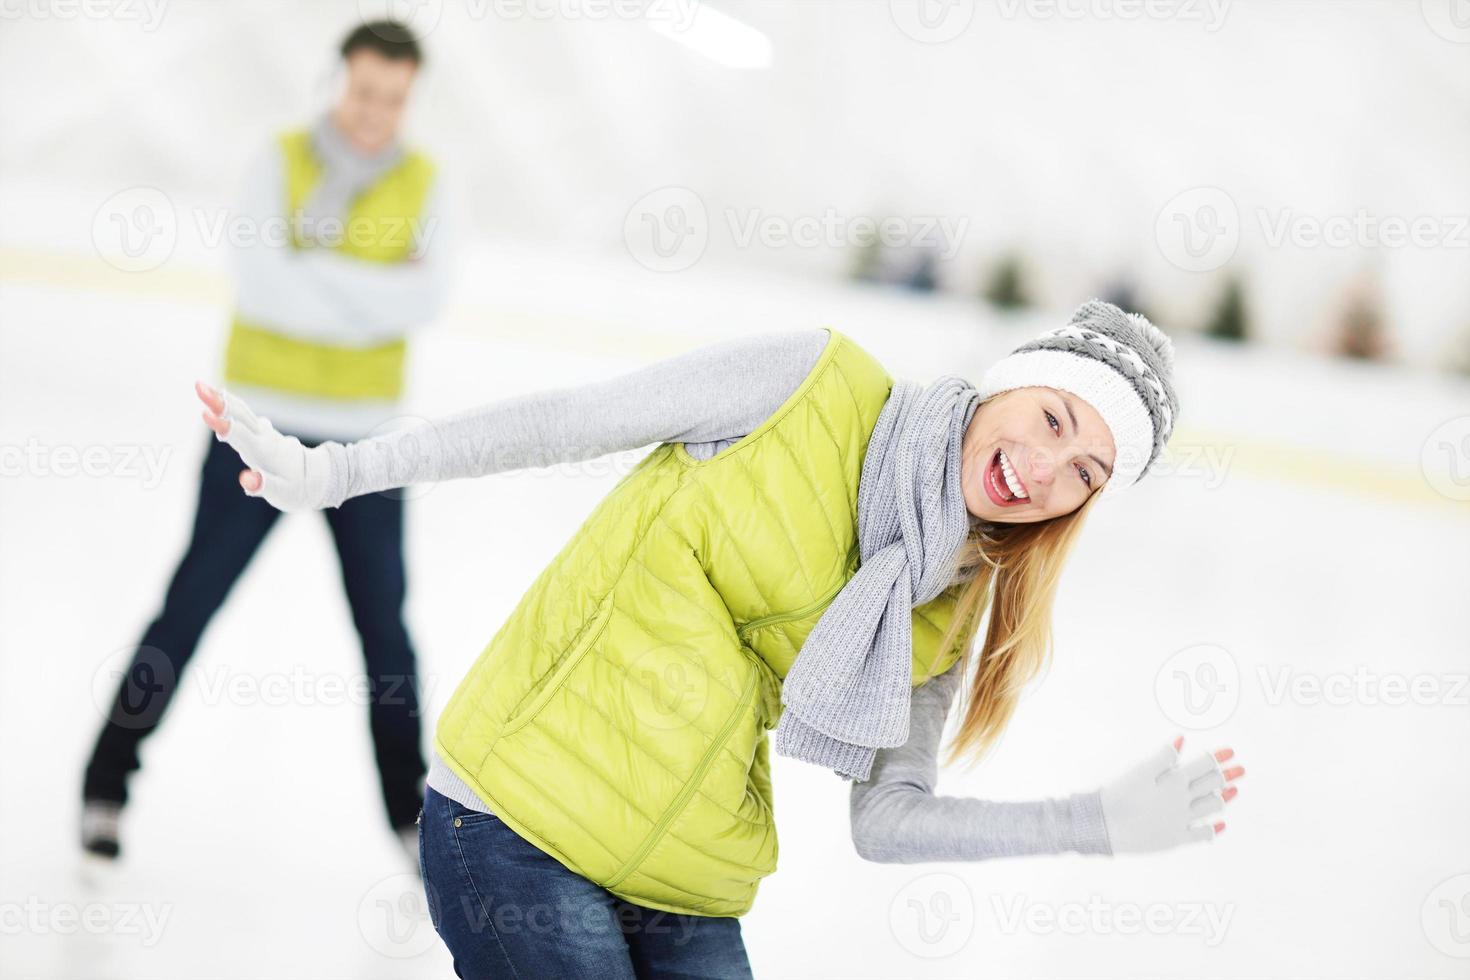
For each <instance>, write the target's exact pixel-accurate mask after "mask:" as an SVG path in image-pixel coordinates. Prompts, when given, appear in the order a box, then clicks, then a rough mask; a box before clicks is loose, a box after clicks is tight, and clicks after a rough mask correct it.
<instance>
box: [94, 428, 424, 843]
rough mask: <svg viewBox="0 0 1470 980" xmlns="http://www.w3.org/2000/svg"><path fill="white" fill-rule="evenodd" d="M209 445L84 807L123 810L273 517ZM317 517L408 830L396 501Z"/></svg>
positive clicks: (396, 810)
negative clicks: (143, 758) (189, 529)
mask: <svg viewBox="0 0 1470 980" xmlns="http://www.w3.org/2000/svg"><path fill="white" fill-rule="evenodd" d="M208 439H209V452H208V454H207V455H206V457H205V460H204V468H203V474H202V478H201V479H200V482H199V502H198V506H197V509H196V511H195V515H194V534H193V537H192V538H191V540H190V541H189V547H188V550H187V551H185V553H184V557H183V559H182V560H181V561H180V562H179V565H178V568H176V569H175V570H174V574H173V579H172V581H170V583H169V586H168V594H167V596H166V597H165V598H164V602H163V609H162V611H160V612H159V613H158V616H157V618H155V619H154V620H153V622H152V623H150V624H149V626H148V628H147V630H146V631H145V632H144V634H143V639H142V640H141V642H140V643H139V645H138V648H137V650H136V652H135V653H134V655H133V659H132V662H131V664H130V665H129V667H128V669H127V672H126V673H125V674H124V675H123V676H122V678H121V679H120V681H119V684H118V690H117V694H116V695H115V696H114V698H113V701H112V707H111V709H110V711H109V714H108V718H107V719H106V722H105V724H104V725H103V726H102V731H101V733H100V734H99V735H98V737H97V745H96V747H95V748H94V749H93V751H92V757H91V760H90V761H89V762H88V764H87V773H86V779H85V782H84V784H83V789H82V794H83V796H84V797H85V798H87V799H103V800H115V801H117V802H119V803H125V802H127V798H128V794H127V786H126V783H127V778H128V776H129V774H130V773H132V772H133V771H135V770H136V769H138V768H139V765H140V763H139V759H138V747H139V744H140V743H141V742H142V741H143V740H144V739H146V738H147V737H148V736H149V735H151V734H152V733H153V731H154V730H155V729H156V728H157V727H158V724H159V722H160V721H161V719H162V717H163V715H164V713H165V711H166V710H167V708H168V705H169V702H170V700H171V699H172V698H173V695H174V691H175V690H176V689H177V688H178V685H179V681H180V679H181V678H182V677H183V674H184V668H185V667H186V665H187V664H188V662H189V658H190V657H192V656H193V655H194V650H195V648H196V647H197V646H198V645H199V638H200V636H201V635H202V634H203V633H204V629H205V627H206V626H207V625H208V624H209V621H210V619H211V618H212V617H213V616H214V613H215V611H216V610H217V609H219V607H220V605H221V604H222V603H223V602H224V600H225V596H226V595H228V594H229V591H230V588H231V587H232V586H233V585H234V584H235V580H236V579H237V578H239V577H240V573H241V572H242V571H244V569H245V566H246V565H247V564H248V563H249V562H250V558H251V556H252V555H254V554H255V550H256V548H258V547H259V546H260V543H261V541H262V540H263V539H264V538H265V535H266V532H268V531H269V530H270V529H271V527H272V525H274V524H275V522H276V518H277V517H279V516H280V513H281V512H280V511H278V510H276V509H275V508H274V507H272V506H271V505H270V504H268V503H266V502H265V501H264V500H262V499H261V498H259V497H249V496H246V495H245V491H244V490H242V489H241V488H240V483H239V474H240V471H241V470H243V469H245V468H246V467H245V464H244V463H242V462H241V461H240V457H239V455H238V454H237V453H236V452H235V450H233V449H231V448H230V447H229V445H228V444H226V443H223V442H220V441H219V440H217V439H215V437H214V433H212V432H211V433H209V435H208ZM301 441H302V442H303V443H305V444H306V445H308V446H313V445H316V443H317V441H314V440H308V439H305V438H303V439H302V440H301ZM324 513H325V514H326V518H327V524H328V525H329V526H330V527H331V530H332V538H333V540H334V541H335V542H336V545H337V557H338V560H339V562H340V564H341V567H342V584H343V585H344V586H345V587H346V590H347V600H348V603H349V604H350V605H351V607H352V619H353V622H354V623H355V624H356V626H357V633H358V636H359V637H360V638H361V640H362V651H363V658H364V660H365V661H366V667H367V678H368V683H367V692H368V695H369V698H370V706H369V709H368V722H369V727H370V728H371V731H372V737H373V745H374V748H375V749H376V755H377V761H378V773H379V777H380V780H381V784H382V789H383V800H384V802H385V803H386V805H387V808H388V820H389V822H390V823H391V824H392V825H393V826H394V827H399V828H402V827H410V826H412V825H413V823H414V819H415V817H416V816H417V814H418V811H419V807H420V803H421V799H422V797H421V796H420V789H419V787H420V784H421V783H422V781H423V777H424V773H425V771H426V770H425V766H424V757H423V752H422V750H421V748H420V745H419V724H420V719H419V701H418V678H417V668H416V666H415V661H414V653H413V647H412V646H411V645H410V643H409V640H408V631H407V630H406V629H405V628H404V626H403V615H402V612H403V597H404V590H405V582H404V571H403V501H402V500H400V499H397V498H395V497H390V496H388V495H386V494H369V495H366V496H362V497H354V498H353V499H351V500H348V501H346V502H345V503H344V504H343V505H342V506H341V507H340V508H337V509H329V510H326V511H325V512H324ZM302 653H303V655H306V654H307V653H308V651H302Z"/></svg>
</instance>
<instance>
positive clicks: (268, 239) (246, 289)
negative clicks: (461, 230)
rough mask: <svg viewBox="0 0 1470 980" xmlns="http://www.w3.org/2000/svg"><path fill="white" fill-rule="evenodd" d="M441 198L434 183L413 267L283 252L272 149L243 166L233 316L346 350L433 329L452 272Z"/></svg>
mask: <svg viewBox="0 0 1470 980" xmlns="http://www.w3.org/2000/svg"><path fill="white" fill-rule="evenodd" d="M448 197H449V194H448V192H447V191H446V190H445V189H444V182H443V181H442V180H441V179H439V178H437V177H436V179H435V180H434V183H433V184H432V185H431V187H430V189H429V193H428V196H427V197H426V199H425V207H424V210H423V214H422V215H421V216H420V220H419V221H418V222H417V223H416V225H415V226H414V227H415V229H416V232H417V233H416V234H415V249H416V253H415V254H416V257H415V258H412V259H409V260H408V261H405V262H402V263H382V262H369V261H365V260H362V259H356V258H352V257H351V256H345V255H341V254H339V253H337V252H336V251H334V250H332V249H329V248H308V249H300V250H298V249H295V248H292V247H291V243H290V236H289V224H288V221H289V218H290V216H289V215H288V214H287V208H286V186H285V171H284V166H283V161H282V159H281V151H280V148H279V147H278V146H276V145H275V144H272V145H270V146H269V147H267V148H266V149H265V150H263V151H262V152H260V153H259V154H257V155H256V156H255V157H254V158H253V159H252V160H251V162H250V164H249V168H248V170H247V171H246V174H245V179H244V181H243V182H242V185H241V189H240V191H239V203H238V206H237V208H238V211H237V213H238V214H239V215H240V216H241V217H243V218H245V219H247V220H248V221H249V222H250V229H251V233H252V234H251V238H250V240H248V241H244V242H241V243H240V244H239V246H238V247H236V248H235V249H234V250H233V254H232V259H233V267H234V272H235V278H236V305H237V307H238V308H239V311H240V314H241V316H242V317H243V318H244V319H245V320H247V321H249V322H253V323H258V324H260V325H262V326H266V327H269V328H270V329H272V330H276V331H279V332H281V333H284V334H287V335H288V336H293V337H298V338H300V339H303V340H311V341H316V342H320V343H329V344H340V345H343V346H349V347H365V346H372V345H374V344H379V343H383V342H385V341H388V340H392V339H394V338H396V337H400V336H402V335H403V334H404V333H405V332H406V331H408V330H409V329H410V328H412V327H413V326H415V325H417V324H419V323H425V322H428V321H431V320H433V319H434V318H435V317H437V316H438V315H439V313H440V312H441V311H442V309H443V305H444V298H445V295H446V293H447V292H448V288H449V281H450V278H451V273H452V268H453V254H452V252H453V242H452V241H451V234H452V227H451V225H452V222H451V221H450V220H449V217H448V215H449V213H450V211H451V206H450V204H449V201H448Z"/></svg>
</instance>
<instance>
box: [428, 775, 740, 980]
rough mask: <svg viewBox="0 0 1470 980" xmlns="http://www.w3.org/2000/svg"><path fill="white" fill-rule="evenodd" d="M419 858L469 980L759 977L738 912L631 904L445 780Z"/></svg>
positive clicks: (439, 921) (432, 905)
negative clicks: (446, 787) (465, 800)
mask: <svg viewBox="0 0 1470 980" xmlns="http://www.w3.org/2000/svg"><path fill="white" fill-rule="evenodd" d="M419 860H420V861H421V863H422V865H423V870H424V890H425V892H426V893H427V897H428V900H429V918H430V921H432V922H433V924H434V928H435V929H436V930H438V932H439V936H440V938H442V939H443V940H444V942H445V944H446V945H448V947H449V952H450V953H452V954H453V956H454V972H455V973H456V974H458V975H459V976H460V977H463V978H465V980H482V978H490V977H514V978H527V980H529V978H541V977H546V978H555V980H577V978H581V977H594V978H596V980H631V978H635V977H637V978H646V977H666V978H675V977H677V978H681V980H682V978H689V980H692V978H696V977H719V978H727V977H728V978H737V977H744V978H749V977H750V976H751V973H750V961H749V960H748V959H747V958H746V955H745V941H744V940H743V939H742V938H741V935H740V920H739V919H738V918H733V917H729V916H706V915H680V914H677V913H674V912H665V911H663V910H662V909H650V908H645V907H644V906H642V905H634V904H633V903H632V902H628V901H624V900H623V899H621V898H618V897H617V896H616V895H614V894H613V893H612V892H609V891H608V890H606V889H605V888H602V887H600V886H599V885H595V884H593V883H592V882H591V881H589V880H587V879H586V878H583V877H582V876H581V875H579V874H575V873H574V872H572V871H570V870H568V869H567V868H566V867H565V866H564V865H563V864H562V863H561V862H560V861H558V860H557V859H556V858H554V857H552V856H551V855H549V854H547V853H546V852H545V851H542V850H541V849H540V848H538V847H536V846H535V845H534V844H532V843H530V842H529V841H527V840H525V839H524V838H522V837H521V836H520V835H519V834H517V833H516V832H515V831H514V830H512V829H511V828H510V827H508V826H507V825H506V824H505V822H504V821H502V820H501V819H500V818H499V817H497V816H495V815H494V814H490V813H480V812H479V811H476V810H471V809H470V808H469V807H466V806H463V805H462V804H459V803H456V802H455V801H454V800H451V799H449V798H448V797H446V796H443V795H441V794H439V793H436V792H434V790H433V788H429V789H428V790H426V791H425V793H424V812H423V816H422V817H421V818H420V821H419Z"/></svg>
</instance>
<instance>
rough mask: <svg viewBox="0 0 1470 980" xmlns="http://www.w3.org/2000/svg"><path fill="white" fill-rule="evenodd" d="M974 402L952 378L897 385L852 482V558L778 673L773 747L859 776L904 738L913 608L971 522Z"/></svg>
mask: <svg viewBox="0 0 1470 980" xmlns="http://www.w3.org/2000/svg"><path fill="white" fill-rule="evenodd" d="M979 404H980V396H979V393H978V392H977V391H976V389H975V387H974V386H973V385H971V384H970V383H969V382H967V381H965V380H964V379H962V378H958V377H954V376H948V375H947V376H945V377H942V378H940V379H939V380H937V381H935V382H934V383H933V384H931V385H928V386H922V385H918V384H915V383H912V382H907V381H899V382H897V383H895V384H894V386H893V390H892V392H891V393H890V395H889V397H888V401H887V403H886V404H885V405H884V406H883V410H882V412H880V413H879V415H878V422H877V424H876V425H875V426H874V427H873V432H872V434H871V435H870V436H869V438H868V448H867V455H866V456H865V457H864V459H863V471H862V474H861V476H860V478H859V481H858V539H859V547H860V553H861V564H860V565H859V567H858V570H857V574H855V575H854V576H853V577H852V579H851V580H850V581H849V582H848V583H847V584H846V585H845V586H843V588H842V591H840V592H838V593H837V597H836V598H835V599H834V600H833V601H832V603H831V605H829V606H828V607H827V610H826V611H825V612H824V613H823V614H822V618H821V619H819V620H818V621H817V625H816V626H815V627H813V628H812V631H811V633H810V634H809V635H808V636H807V639H806V642H805V643H804V644H802V647H801V650H800V652H799V653H798V654H797V657H796V660H795V662H794V663H793V664H792V666H791V669H790V670H789V671H788V672H787V674H786V679H785V682H784V684H783V686H782V691H781V703H782V704H783V705H785V710H784V711H783V712H782V714H781V720H780V722H779V723H778V724H777V726H776V751H777V752H778V753H780V754H781V755H784V756H789V757H792V758H796V759H802V760H804V761H806V762H811V763H815V764H816V765H819V766H825V767H827V768H830V769H833V770H835V771H836V772H837V774H838V775H840V776H843V777H845V778H848V779H857V780H859V781H865V780H866V779H867V778H868V774H869V772H870V770H871V769H872V765H873V759H874V757H875V756H876V755H877V750H878V749H879V748H890V747H893V746H897V745H902V744H904V743H905V742H906V741H908V737H909V694H910V688H911V680H910V676H911V669H912V668H911V666H910V665H911V662H912V657H913V635H912V634H913V621H912V617H913V608H914V607H915V606H918V605H922V604H923V603H925V602H928V601H930V600H931V599H934V598H935V597H937V596H938V595H939V593H941V592H943V591H944V589H945V588H947V587H948V586H949V585H950V584H951V583H952V582H953V581H954V580H955V578H956V574H957V559H958V557H959V550H960V546H961V545H962V544H964V540H965V536H966V534H967V532H968V530H969V528H970V523H971V520H970V513H969V511H968V510H967V509H966V508H965V499H964V494H963V492H962V488H961V484H960V445H961V442H962V441H963V438H964V434H965V427H966V426H967V425H968V424H969V422H970V418H971V416H973V415H974V414H975V409H976V408H978V407H979Z"/></svg>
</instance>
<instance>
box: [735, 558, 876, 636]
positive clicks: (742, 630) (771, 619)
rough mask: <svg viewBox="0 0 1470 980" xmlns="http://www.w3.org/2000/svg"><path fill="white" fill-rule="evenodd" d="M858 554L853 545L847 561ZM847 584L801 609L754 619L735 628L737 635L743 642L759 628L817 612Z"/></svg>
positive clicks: (839, 586)
mask: <svg viewBox="0 0 1470 980" xmlns="http://www.w3.org/2000/svg"><path fill="white" fill-rule="evenodd" d="M858 554H859V550H858V546H857V545H853V546H852V550H851V551H849V552H848V553H847V561H848V564H849V565H850V564H851V563H852V560H853V559H854V558H856V557H857V556H858ZM846 584H847V582H846V581H843V582H838V583H837V584H836V585H835V586H833V587H832V588H831V589H829V590H828V591H827V594H826V595H824V596H822V597H821V598H820V599H817V600H815V601H813V602H809V603H807V604H806V605H804V606H802V607H801V608H800V609H794V610H792V611H790V612H779V613H772V614H770V615H769V616H761V617H759V618H757V619H752V620H751V621H750V622H748V623H746V624H745V625H743V626H740V627H737V628H736V630H735V635H736V637H738V638H739V639H740V640H741V641H742V642H743V641H744V640H745V638H746V637H747V636H749V635H750V634H751V633H754V632H755V631H756V630H758V629H765V628H766V627H767V626H770V625H772V624H774V623H787V622H791V621H792V620H795V619H805V618H806V617H808V616H810V615H811V614H812V613H814V612H816V611H817V610H818V609H821V608H822V607H823V606H825V605H827V604H829V603H830V602H831V601H832V600H833V599H835V598H837V593H839V592H841V591H842V588H843V586H845V585H846Z"/></svg>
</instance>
